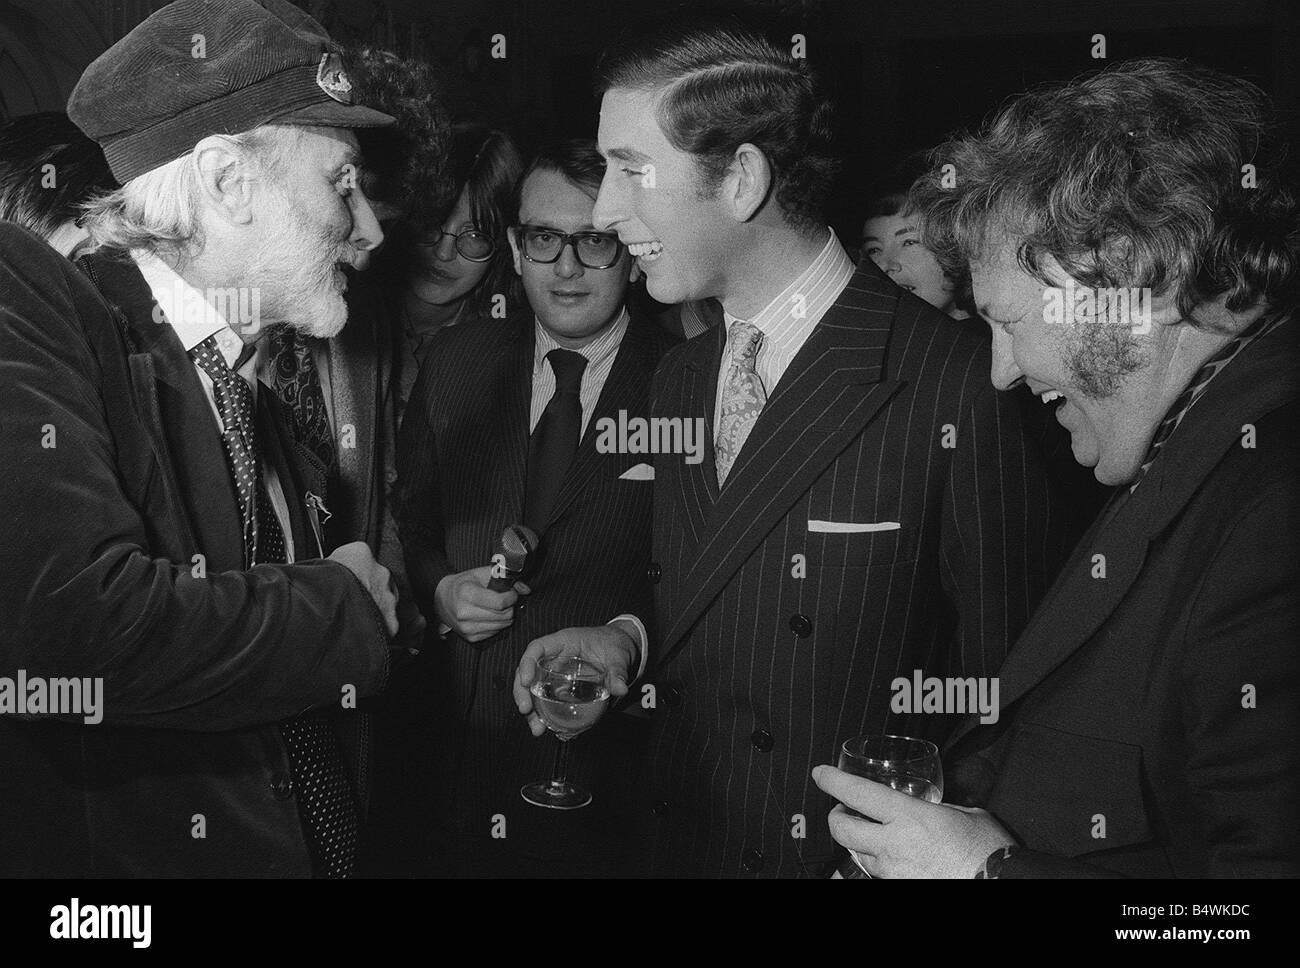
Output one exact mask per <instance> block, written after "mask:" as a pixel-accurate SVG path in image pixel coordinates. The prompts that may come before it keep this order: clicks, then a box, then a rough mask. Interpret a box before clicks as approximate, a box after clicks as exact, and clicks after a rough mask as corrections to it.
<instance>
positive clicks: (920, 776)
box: [838, 736, 943, 877]
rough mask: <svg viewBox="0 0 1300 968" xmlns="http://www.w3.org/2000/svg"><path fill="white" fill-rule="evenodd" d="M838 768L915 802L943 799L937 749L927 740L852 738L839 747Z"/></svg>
mask: <svg viewBox="0 0 1300 968" xmlns="http://www.w3.org/2000/svg"><path fill="white" fill-rule="evenodd" d="M838 766H839V768H840V769H841V770H843V771H844V772H845V773H852V774H853V775H854V776H860V777H864V778H866V779H868V780H874V781H875V782H876V783H883V784H885V786H887V787H890V788H891V789H894V790H898V791H899V792H901V793H906V794H907V795H908V796H910V797H916V798H917V799H918V800H927V801H929V802H930V803H939V802H940V801H941V800H942V799H943V764H942V763H941V762H940V760H939V747H937V746H935V745H934V744H933V743H931V742H929V741H927V740H923V739H914V738H913V737H911V736H855V737H854V738H853V739H850V740H845V741H844V744H843V745H842V746H841V747H840V760H839V764H838ZM845 809H846V810H848V811H849V813H851V814H852V815H853V816H855V817H862V814H860V813H858V812H857V811H856V810H854V809H853V808H852V807H849V806H848V805H847V804H846V805H845ZM863 819H864V820H866V819H870V818H867V817H863ZM849 853H850V854H852V855H853V863H855V864H857V865H858V870H860V871H861V872H862V873H863V875H865V876H867V877H870V876H871V875H870V874H869V873H868V872H867V869H866V867H864V866H863V865H862V861H861V860H859V859H858V855H857V852H856V851H849ZM855 876H856V875H855Z"/></svg>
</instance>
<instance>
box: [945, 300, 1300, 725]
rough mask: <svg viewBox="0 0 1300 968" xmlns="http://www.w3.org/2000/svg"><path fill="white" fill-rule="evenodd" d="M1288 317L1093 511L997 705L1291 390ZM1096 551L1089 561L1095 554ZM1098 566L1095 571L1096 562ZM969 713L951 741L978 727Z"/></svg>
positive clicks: (1120, 586) (1104, 606) (1078, 639)
mask: <svg viewBox="0 0 1300 968" xmlns="http://www.w3.org/2000/svg"><path fill="white" fill-rule="evenodd" d="M1294 330H1295V322H1294V320H1292V321H1290V322H1287V323H1284V324H1282V325H1281V326H1279V327H1278V329H1277V330H1275V331H1274V332H1272V333H1270V334H1269V335H1268V336H1267V337H1265V338H1263V339H1261V340H1259V341H1258V342H1256V343H1255V344H1252V345H1251V346H1248V347H1247V348H1246V349H1244V350H1243V351H1242V352H1241V355H1240V356H1238V357H1237V358H1236V359H1235V360H1233V362H1232V363H1231V364H1229V365H1228V366H1227V367H1226V368H1225V369H1224V370H1223V372H1221V373H1220V374H1219V375H1218V376H1216V377H1215V379H1214V380H1213V382H1211V384H1210V385H1209V387H1207V388H1206V391H1205V395H1204V396H1203V397H1202V398H1201V399H1200V400H1199V401H1197V403H1196V406H1194V407H1193V408H1192V409H1191V410H1190V411H1188V413H1187V415H1186V416H1185V417H1184V418H1183V423H1182V424H1181V425H1180V426H1179V428H1178V430H1177V432H1176V433H1175V434H1174V435H1173V436H1172V437H1170V438H1169V441H1168V443H1166V444H1165V446H1164V448H1163V449H1162V450H1161V453H1160V459H1159V460H1157V461H1156V462H1155V463H1153V464H1152V465H1151V469H1150V471H1148V473H1147V475H1146V477H1145V478H1144V479H1143V481H1142V483H1141V484H1140V485H1139V486H1138V488H1137V490H1135V491H1133V492H1132V494H1131V495H1129V496H1128V498H1127V499H1123V498H1122V496H1121V495H1122V494H1123V493H1124V491H1126V490H1127V489H1126V488H1125V489H1123V490H1121V491H1118V492H1117V497H1116V499H1115V500H1123V504H1122V505H1120V506H1119V507H1118V510H1116V511H1115V512H1114V513H1113V514H1108V511H1110V510H1111V507H1112V505H1108V506H1107V508H1105V509H1103V510H1102V513H1101V514H1100V515H1099V516H1098V519H1097V522H1096V523H1094V524H1093V526H1092V528H1091V529H1089V531H1088V533H1087V534H1086V535H1084V537H1083V538H1082V540H1080V542H1079V544H1078V546H1077V547H1076V548H1075V551H1074V554H1073V555H1071V557H1070V560H1069V561H1068V562H1067V563H1066V565H1065V567H1064V568H1063V569H1062V571H1061V574H1060V576H1059V577H1058V578H1057V580H1056V582H1055V583H1054V584H1053V586H1052V588H1051V589H1050V590H1049V591H1048V593H1047V595H1046V596H1044V598H1043V601H1042V603H1041V604H1040V605H1039V607H1038V610H1037V611H1036V612H1035V613H1034V615H1033V618H1032V619H1030V622H1029V625H1028V626H1027V627H1026V629H1025V631H1024V632H1023V633H1022V634H1021V636H1020V639H1019V641H1018V642H1017V643H1016V645H1015V648H1013V649H1012V650H1011V653H1010V654H1009V655H1008V656H1007V659H1006V662H1005V663H1003V666H1002V669H1001V670H1000V671H999V673H998V678H999V692H1000V696H1001V700H1000V704H1001V706H1002V708H1003V710H1004V711H1005V710H1006V709H1008V708H1009V707H1010V706H1011V704H1012V703H1014V702H1015V701H1016V700H1017V699H1019V698H1021V697H1022V696H1024V695H1025V693H1027V692H1028V691H1029V690H1030V689H1032V688H1033V687H1034V686H1036V685H1038V684H1039V683H1040V682H1042V681H1043V680H1044V679H1045V678H1047V676H1048V675H1050V674H1051V673H1052V671H1053V670H1054V669H1056V668H1058V667H1059V666H1060V665H1061V663H1063V662H1064V661H1065V660H1066V659H1068V658H1069V657H1070V656H1071V655H1073V654H1074V653H1075V652H1076V651H1077V650H1078V649H1079V648H1080V647H1081V646H1083V645H1084V643H1086V642H1087V641H1088V640H1089V639H1091V638H1092V637H1093V636H1094V635H1096V634H1097V632H1098V630H1099V629H1100V628H1101V627H1102V626H1103V625H1104V624H1105V622H1106V620H1107V619H1109V618H1110V616H1111V615H1112V614H1113V613H1114V611H1115V609H1116V608H1117V607H1118V606H1119V604H1120V603H1121V602H1122V601H1123V599H1124V597H1125V596H1126V595H1127V594H1128V592H1129V590H1130V589H1131V588H1132V586H1133V584H1134V583H1135V582H1136V581H1137V578H1138V576H1139V575H1140V574H1141V571H1142V566H1143V563H1144V562H1145V561H1146V557H1147V553H1148V550H1149V549H1150V546H1151V543H1152V541H1153V540H1155V539H1156V538H1157V537H1158V536H1159V535H1160V534H1161V532H1163V531H1164V530H1165V528H1166V527H1168V526H1169V524H1170V523H1171V522H1172V521H1173V520H1174V518H1175V517H1177V515H1178V514H1179V512H1181V511H1182V510H1183V508H1184V507H1185V506H1186V505H1187V503H1188V501H1190V500H1191V499H1192V496H1193V495H1194V494H1195V493H1196V491H1197V489H1198V488H1199V487H1200V486H1201V484H1202V483H1203V482H1204V481H1205V479H1206V478H1207V477H1209V475H1210V474H1211V473H1212V472H1213V471H1214V468H1215V466H1216V465H1217V464H1218V463H1219V461H1220V460H1221V459H1222V457H1223V454H1224V453H1225V452H1226V450H1227V449H1228V448H1229V447H1234V446H1239V445H1240V443H1241V439H1242V433H1243V430H1242V427H1243V424H1247V423H1250V422H1252V421H1254V420H1256V419H1258V418H1259V417H1261V416H1263V415H1264V414H1267V413H1269V412H1270V411H1272V410H1274V409H1276V408H1277V407H1279V406H1281V405H1282V404H1284V403H1286V402H1287V401H1288V400H1292V399H1294V398H1295V397H1296V396H1297V394H1298V393H1300V385H1298V377H1297V370H1296V353H1295V346H1294ZM1099 555H1100V556H1103V557H1102V558H1098V557H1097V556H1099ZM1103 561H1104V566H1105V572H1104V577H1102V572H1101V570H1100V569H1101V565H1102V563H1103ZM978 722H979V720H978V717H975V716H972V717H968V718H967V719H966V720H965V721H963V722H962V724H961V725H960V726H959V727H958V729H957V730H956V731H955V732H954V734H953V736H952V738H951V739H950V740H949V743H948V745H949V746H950V747H951V746H952V745H953V744H955V743H957V741H958V740H960V739H961V738H962V737H963V736H965V735H966V734H967V733H969V732H970V731H971V730H972V729H973V728H974V727H975V726H976V725H978Z"/></svg>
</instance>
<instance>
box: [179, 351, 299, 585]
mask: <svg viewBox="0 0 1300 968" xmlns="http://www.w3.org/2000/svg"><path fill="white" fill-rule="evenodd" d="M190 357H191V358H192V359H193V360H194V362H195V363H197V364H198V365H199V366H201V367H202V368H203V372H205V373H206V374H207V375H208V376H209V377H210V378H211V380H212V398H213V402H215V403H216V405H217V413H218V414H219V415H220V417H221V426H222V433H221V443H222V446H223V447H224V448H225V451H226V461H227V464H228V465H229V467H230V474H231V477H232V478H233V479H234V483H235V496H236V497H237V498H238V500H239V514H240V518H241V519H242V521H243V528H244V565H245V567H249V568H251V567H252V566H253V565H255V564H257V563H259V562H283V561H284V560H285V542H284V532H283V531H282V530H281V528H280V519H279V518H278V517H277V516H276V514H275V512H274V510H273V509H272V506H271V500H270V497H269V496H268V494H267V491H266V482H265V481H264V480H263V479H262V468H261V463H260V457H259V454H258V450H257V432H256V429H255V426H254V418H253V414H254V407H253V391H252V389H251V388H250V387H249V385H248V383H247V381H245V380H244V378H243V377H242V376H240V375H239V374H238V373H236V372H235V371H234V370H232V369H231V368H230V367H229V366H227V365H226V359H225V357H224V356H222V355H221V350H220V349H219V348H218V347H217V338H216V336H209V337H208V338H207V339H205V340H204V341H203V342H202V343H200V344H199V345H198V346H196V347H194V349H192V350H190Z"/></svg>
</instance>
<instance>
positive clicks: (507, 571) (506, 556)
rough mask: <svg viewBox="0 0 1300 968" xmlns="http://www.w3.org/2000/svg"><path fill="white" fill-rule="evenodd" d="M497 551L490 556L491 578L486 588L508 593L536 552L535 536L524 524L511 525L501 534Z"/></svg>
mask: <svg viewBox="0 0 1300 968" xmlns="http://www.w3.org/2000/svg"><path fill="white" fill-rule="evenodd" d="M497 548H498V551H497V552H496V554H494V555H493V556H492V578H491V579H490V580H489V581H488V588H490V589H491V590H492V591H494V592H508V591H510V589H512V588H514V587H515V582H516V581H517V580H518V578H519V576H520V575H522V574H523V573H524V569H525V568H527V567H528V556H529V555H531V554H533V553H534V552H535V551H537V535H536V533H534V531H533V529H532V528H530V527H528V526H527V525H524V524H512V525H510V526H509V527H508V528H506V529H505V530H504V531H503V532H501V540H500V542H498V545H497Z"/></svg>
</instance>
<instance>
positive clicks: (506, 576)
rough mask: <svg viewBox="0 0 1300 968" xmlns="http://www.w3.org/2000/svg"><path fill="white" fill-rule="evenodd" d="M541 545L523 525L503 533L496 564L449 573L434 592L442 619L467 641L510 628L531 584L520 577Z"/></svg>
mask: <svg viewBox="0 0 1300 968" xmlns="http://www.w3.org/2000/svg"><path fill="white" fill-rule="evenodd" d="M536 548H537V536H536V535H535V534H533V532H532V531H531V530H529V529H528V528H526V527H524V526H523V525H521V524H513V525H511V526H510V527H508V528H506V530H505V532H504V533H503V534H502V535H501V541H500V543H499V544H498V548H497V551H496V553H495V554H494V555H493V556H492V559H493V560H492V564H488V565H482V566H480V567H478V568H470V569H467V570H466V571H462V572H459V573H457V574H454V575H447V576H446V577H445V578H443V579H442V581H440V582H438V588H437V590H436V591H435V593H434V600H435V604H436V606H437V609H438V618H439V619H440V620H441V621H442V622H444V623H445V624H447V625H449V626H451V628H452V629H453V630H454V631H455V632H456V633H457V634H458V635H460V636H461V637H463V638H464V639H465V641H467V642H482V641H483V640H484V639H489V638H491V637H492V636H494V635H496V634H497V633H498V632H500V631H501V630H502V629H504V628H509V627H510V624H511V623H512V622H513V621H514V620H515V610H514V605H515V602H516V601H518V600H519V596H520V595H527V594H528V593H529V591H530V589H529V587H528V586H527V585H525V584H524V583H523V582H522V581H519V580H518V578H519V576H520V575H521V574H522V573H523V571H524V568H525V567H526V566H527V564H528V557H529V555H530V554H532V553H533V552H534V551H535V550H536Z"/></svg>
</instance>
